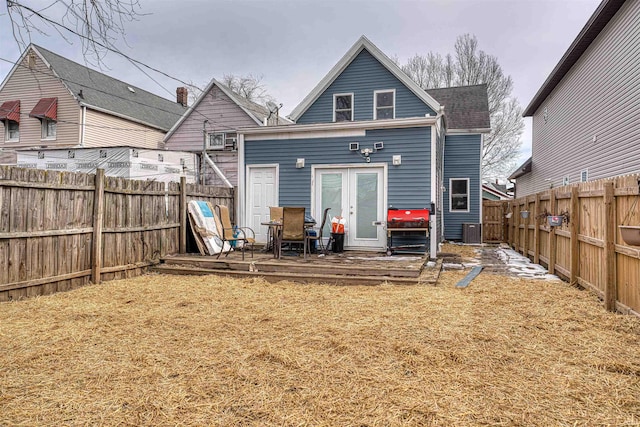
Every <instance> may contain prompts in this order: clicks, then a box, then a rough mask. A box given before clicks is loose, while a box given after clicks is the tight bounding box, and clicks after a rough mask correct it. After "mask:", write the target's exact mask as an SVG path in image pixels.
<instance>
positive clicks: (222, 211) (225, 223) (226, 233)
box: [216, 205, 256, 261]
mask: <svg viewBox="0 0 640 427" xmlns="http://www.w3.org/2000/svg"><path fill="white" fill-rule="evenodd" d="M216 214H217V215H218V218H219V219H220V222H221V225H222V226H221V227H220V228H221V230H220V231H221V236H220V237H221V238H222V241H223V242H229V244H231V246H235V247H236V249H240V251H241V252H242V260H243V261H244V251H245V249H246V248H247V246H249V247H250V248H251V258H253V245H254V244H255V242H256V233H254V231H253V230H252V229H251V228H249V227H237V226H236V227H234V226H233V225H232V224H231V216H230V215H229V208H228V207H227V206H224V205H216ZM229 252H231V250H228V251H225V255H224V256H225V257H227V256H229ZM220 255H222V252H220V253H219V254H218V258H220Z"/></svg>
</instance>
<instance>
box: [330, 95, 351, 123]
mask: <svg viewBox="0 0 640 427" xmlns="http://www.w3.org/2000/svg"><path fill="white" fill-rule="evenodd" d="M352 120H353V94H352V93H337V94H335V95H333V121H334V122H350V121H352Z"/></svg>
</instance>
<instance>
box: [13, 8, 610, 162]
mask: <svg viewBox="0 0 640 427" xmlns="http://www.w3.org/2000/svg"><path fill="white" fill-rule="evenodd" d="M21 1H22V3H24V4H28V5H29V6H31V7H33V8H34V9H39V8H44V7H46V6H48V5H49V4H51V3H53V2H54V0H21ZM139 2H140V9H139V10H138V12H139V14H140V15H139V16H138V17H137V20H136V21H133V22H127V23H125V31H126V36H125V37H126V38H125V40H124V41H122V40H120V41H116V42H115V43H116V46H117V47H118V49H119V50H120V51H122V52H123V53H125V54H126V55H128V56H129V57H131V58H134V59H136V60H138V61H140V62H142V63H144V64H147V65H149V66H151V67H153V68H156V69H158V70H161V71H163V72H164V73H166V74H168V75H169V76H171V77H175V78H177V79H179V80H182V81H183V82H189V83H191V82H192V83H195V84H196V85H197V86H199V87H205V86H206V84H207V83H208V82H209V81H210V80H211V78H216V79H221V78H222V76H223V75H224V74H235V75H248V74H253V75H258V76H262V83H263V84H264V86H265V88H266V89H267V90H268V92H269V93H270V94H271V95H272V96H274V97H275V98H276V99H277V100H278V102H281V103H283V108H282V110H281V111H282V112H283V114H284V115H287V114H288V113H289V112H291V110H293V109H294V108H295V106H296V105H298V103H300V102H301V101H302V99H303V98H304V97H305V95H306V94H308V93H309V92H310V91H311V90H312V89H313V88H314V87H315V86H316V84H317V83H318V82H319V81H320V80H321V79H322V78H323V77H324V76H325V75H326V74H327V73H328V72H329V70H330V69H331V68H332V67H333V66H334V65H335V64H336V62H338V61H339V60H340V58H341V57H342V56H343V55H344V54H345V53H346V52H347V50H349V48H350V47H351V46H352V45H353V44H354V43H355V42H356V41H357V40H358V38H359V37H360V36H361V35H365V36H366V37H367V38H368V39H369V40H371V41H372V42H373V43H374V44H375V45H376V46H378V48H380V49H381V50H382V51H383V52H384V53H385V54H387V55H388V56H389V57H392V58H393V57H396V58H397V59H398V60H399V61H400V63H401V64H402V63H405V62H406V60H407V59H408V58H409V57H411V56H413V55H415V54H426V53H428V52H430V51H432V52H437V53H440V54H443V55H444V54H447V53H453V47H454V44H455V41H456V38H457V37H458V36H460V35H463V34H467V33H468V34H472V35H475V36H476V37H477V39H478V45H479V48H480V49H481V50H483V51H485V52H486V53H488V54H490V55H493V56H495V57H497V59H498V62H499V63H500V65H501V66H502V69H503V71H504V73H505V74H506V75H509V76H511V78H512V79H513V92H512V95H513V96H514V97H515V98H517V99H518V101H519V102H520V104H521V106H522V107H523V108H525V107H526V106H527V105H528V104H529V102H530V101H531V99H532V98H533V96H534V95H535V93H536V92H537V91H538V89H539V88H540V86H541V85H542V83H543V82H544V81H545V79H546V78H547V76H548V75H549V73H550V72H551V71H552V70H553V68H554V67H555V65H556V64H557V63H558V60H559V59H560V58H561V57H562V55H563V54H564V53H565V52H566V50H567V48H568V47H569V45H570V44H571V43H572V42H573V40H574V39H575V37H576V36H577V35H578V33H579V32H580V30H581V29H582V28H583V27H584V25H585V24H586V22H587V20H588V19H589V17H590V16H591V15H592V14H593V12H594V11H595V9H596V8H597V6H598V4H599V3H600V0H437V1H435V0H434V1H432V0H323V1H318V0H290V1H284V0H260V1H255V0H253V1H250V0H233V1H221V0H180V1H176V0H139ZM56 4H57V6H55V7H59V6H60V3H56ZM6 7H7V6H6V2H0V80H4V79H5V78H6V76H7V74H8V73H9V71H10V70H11V66H12V64H11V63H9V62H6V60H9V61H13V62H15V61H17V60H18V59H19V57H20V54H21V47H20V46H19V45H18V43H17V42H16V40H15V39H14V36H13V33H12V29H11V24H10V21H9V16H8V14H7V9H6ZM47 10H48V11H49V12H51V13H57V12H56V11H55V9H54V8H50V9H47ZM44 31H45V33H46V34H39V33H37V32H33V33H32V34H31V41H32V42H33V43H35V44H38V45H40V46H42V47H44V48H47V49H49V50H51V51H53V52H56V53H58V54H60V55H63V56H65V57H67V58H69V59H71V60H74V61H76V62H79V63H81V64H87V61H86V60H85V58H84V57H83V52H82V45H81V42H80V41H79V40H78V39H77V38H74V37H73V36H72V35H69V34H65V37H62V35H60V34H58V33H57V32H56V31H55V30H52V29H50V28H44ZM87 65H89V66H91V65H90V64H87ZM94 68H95V67H94ZM101 71H102V72H104V73H105V74H108V75H110V76H112V77H115V78H118V79H120V80H123V81H125V82H127V83H130V84H133V85H135V86H138V87H140V88H143V89H145V90H148V91H150V92H153V93H156V94H158V95H160V96H163V97H166V98H169V99H175V89H176V87H178V86H183V84H182V83H181V82H180V81H176V80H173V79H170V78H168V77H166V76H163V75H161V74H157V73H154V72H152V71H150V70H146V69H145V71H146V72H147V73H148V74H150V75H151V77H153V80H152V79H150V78H149V77H148V76H146V75H145V74H144V73H142V72H141V71H139V70H138V69H137V68H136V67H134V66H133V65H132V64H131V63H130V62H129V61H127V60H126V59H124V58H122V57H120V56H119V55H117V54H115V53H108V54H107V55H106V56H105V57H104V58H103V65H102V70H101ZM154 80H155V81H154ZM156 82H157V83H156ZM158 83H159V84H160V85H162V86H163V87H164V88H163V87H161V86H160V85H159V84H158ZM530 121H531V119H530V118H527V119H525V131H524V133H523V135H522V143H523V147H522V151H521V155H520V157H519V159H518V162H519V163H521V162H523V161H524V160H526V159H527V158H528V157H529V156H530V155H531V123H530Z"/></svg>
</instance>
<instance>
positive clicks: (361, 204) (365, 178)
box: [346, 168, 386, 248]
mask: <svg viewBox="0 0 640 427" xmlns="http://www.w3.org/2000/svg"><path fill="white" fill-rule="evenodd" d="M382 178H383V173H382V168H353V169H349V220H348V222H349V233H348V235H347V236H346V237H347V241H346V245H347V246H350V247H359V248H381V247H384V246H385V245H386V238H385V237H386V236H385V235H384V229H383V227H382V226H381V225H380V224H381V222H382V221H384V212H383V210H384V206H383V183H382Z"/></svg>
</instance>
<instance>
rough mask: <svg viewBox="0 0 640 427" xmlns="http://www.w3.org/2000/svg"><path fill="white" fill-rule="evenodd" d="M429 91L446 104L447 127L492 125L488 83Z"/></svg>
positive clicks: (428, 91) (474, 127)
mask: <svg viewBox="0 0 640 427" xmlns="http://www.w3.org/2000/svg"><path fill="white" fill-rule="evenodd" d="M427 93H428V94H429V95H431V96H432V97H433V98H434V99H435V100H436V101H438V103H439V104H440V105H444V114H445V118H446V121H447V129H488V128H490V127H491V121H490V119H489V98H488V95H487V85H486V84H481V85H475V86H458V87H446V88H440V89H427Z"/></svg>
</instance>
